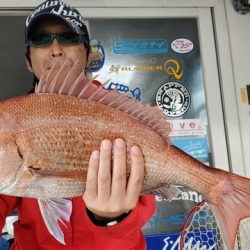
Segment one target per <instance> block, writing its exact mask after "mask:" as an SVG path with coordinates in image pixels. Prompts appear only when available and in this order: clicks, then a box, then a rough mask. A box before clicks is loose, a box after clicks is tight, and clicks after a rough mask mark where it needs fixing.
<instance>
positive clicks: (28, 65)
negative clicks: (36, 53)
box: [25, 57, 34, 73]
mask: <svg viewBox="0 0 250 250" xmlns="http://www.w3.org/2000/svg"><path fill="white" fill-rule="evenodd" d="M25 62H26V66H27V69H28V70H29V72H30V73H34V71H33V69H32V66H31V64H30V62H29V60H28V59H27V58H26V57H25Z"/></svg>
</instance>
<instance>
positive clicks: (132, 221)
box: [85, 195, 155, 238]
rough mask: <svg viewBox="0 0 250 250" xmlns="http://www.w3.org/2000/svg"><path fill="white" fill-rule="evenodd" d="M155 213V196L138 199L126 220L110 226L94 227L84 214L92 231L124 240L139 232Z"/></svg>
mask: <svg viewBox="0 0 250 250" xmlns="http://www.w3.org/2000/svg"><path fill="white" fill-rule="evenodd" d="M154 212H155V196H154V195H144V196H141V197H140V198H139V201H138V203H137V206H136V207H135V208H134V209H133V210H132V211H131V212H130V213H129V214H128V216H127V217H126V218H124V219H123V220H122V221H120V222H118V223H117V224H115V225H111V226H106V227H103V226H96V225H94V224H93V222H92V221H91V220H90V218H88V215H87V213H86V218H85V220H86V221H87V222H88V224H92V225H91V227H92V229H94V230H97V231H99V232H98V233H102V234H104V235H106V236H107V237H110V236H112V237H117V238H124V237H130V236H131V235H133V234H134V233H136V232H138V231H141V228H142V227H143V225H144V224H145V223H146V222H147V221H148V220H149V219H150V217H151V216H152V215H153V214H154Z"/></svg>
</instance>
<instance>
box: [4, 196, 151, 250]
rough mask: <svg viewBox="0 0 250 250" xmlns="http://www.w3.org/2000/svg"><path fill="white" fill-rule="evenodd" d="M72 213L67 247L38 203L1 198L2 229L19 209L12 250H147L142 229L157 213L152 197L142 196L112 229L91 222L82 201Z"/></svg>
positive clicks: (66, 234)
mask: <svg viewBox="0 0 250 250" xmlns="http://www.w3.org/2000/svg"><path fill="white" fill-rule="evenodd" d="M72 204H73V210H72V215H71V219H70V222H69V223H65V224H66V225H67V228H65V227H64V226H61V228H62V230H63V232H64V237H65V243H66V245H62V244H61V243H60V242H58V241H57V240H56V239H55V238H54V237H53V236H52V235H51V234H50V233H49V232H48V230H47V228H46V226H45V224H44V222H43V218H42V216H41V213H40V210H39V207H38V202H37V200H36V199H33V198H17V197H12V196H7V195H0V228H1V229H2V228H3V226H4V224H5V218H6V216H7V215H9V214H11V213H12V212H13V210H14V209H17V213H18V221H16V222H15V223H14V234H15V242H14V245H12V248H11V250H57V249H60V250H85V249H89V250H97V249H98V250H100V249H102V250H105V249H108V250H130V249H140V250H142V249H146V243H145V240H144V237H143V234H142V232H141V227H142V226H143V225H144V224H145V223H146V222H147V220H148V219H149V218H150V217H151V216H152V215H153V213H154V211H155V199H154V196H153V195H145V196H141V197H140V199H139V202H138V204H137V206H136V207H135V209H133V210H132V211H131V212H130V213H129V215H128V216H127V217H126V218H125V219H123V220H122V221H121V222H119V223H118V224H116V225H113V226H105V227H103V226H96V225H94V224H93V223H92V222H91V220H90V219H89V217H88V215H87V212H86V206H85V204H84V201H83V199H82V198H81V197H75V198H73V199H72Z"/></svg>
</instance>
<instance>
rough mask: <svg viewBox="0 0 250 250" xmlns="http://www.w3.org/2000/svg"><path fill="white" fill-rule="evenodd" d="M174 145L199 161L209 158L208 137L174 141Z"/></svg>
mask: <svg viewBox="0 0 250 250" xmlns="http://www.w3.org/2000/svg"><path fill="white" fill-rule="evenodd" d="M172 143H173V144H174V145H175V146H176V147H178V148H179V149H181V150H183V151H184V152H185V153H187V154H189V155H190V156H192V157H194V158H195V159H197V160H201V159H204V158H208V143H207V138H206V137H195V138H183V139H176V138H174V139H172Z"/></svg>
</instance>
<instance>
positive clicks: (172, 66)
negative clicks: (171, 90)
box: [109, 59, 183, 80]
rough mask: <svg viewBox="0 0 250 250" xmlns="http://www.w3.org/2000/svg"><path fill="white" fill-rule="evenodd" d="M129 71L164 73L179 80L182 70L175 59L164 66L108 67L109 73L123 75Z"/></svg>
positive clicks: (166, 62)
mask: <svg viewBox="0 0 250 250" xmlns="http://www.w3.org/2000/svg"><path fill="white" fill-rule="evenodd" d="M131 71H139V72H146V71H165V72H166V73H167V74H168V75H169V76H170V77H174V78H175V79H177V80H179V79H180V78H181V77H182V76H183V69H182V68H181V65H180V63H179V62H178V61H177V60H175V59H169V60H167V61H165V63H164V65H137V66H134V65H133V66H130V65H127V66H126V65H114V64H113V65H111V66H110V67H109V73H116V74H119V73H124V72H131Z"/></svg>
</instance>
